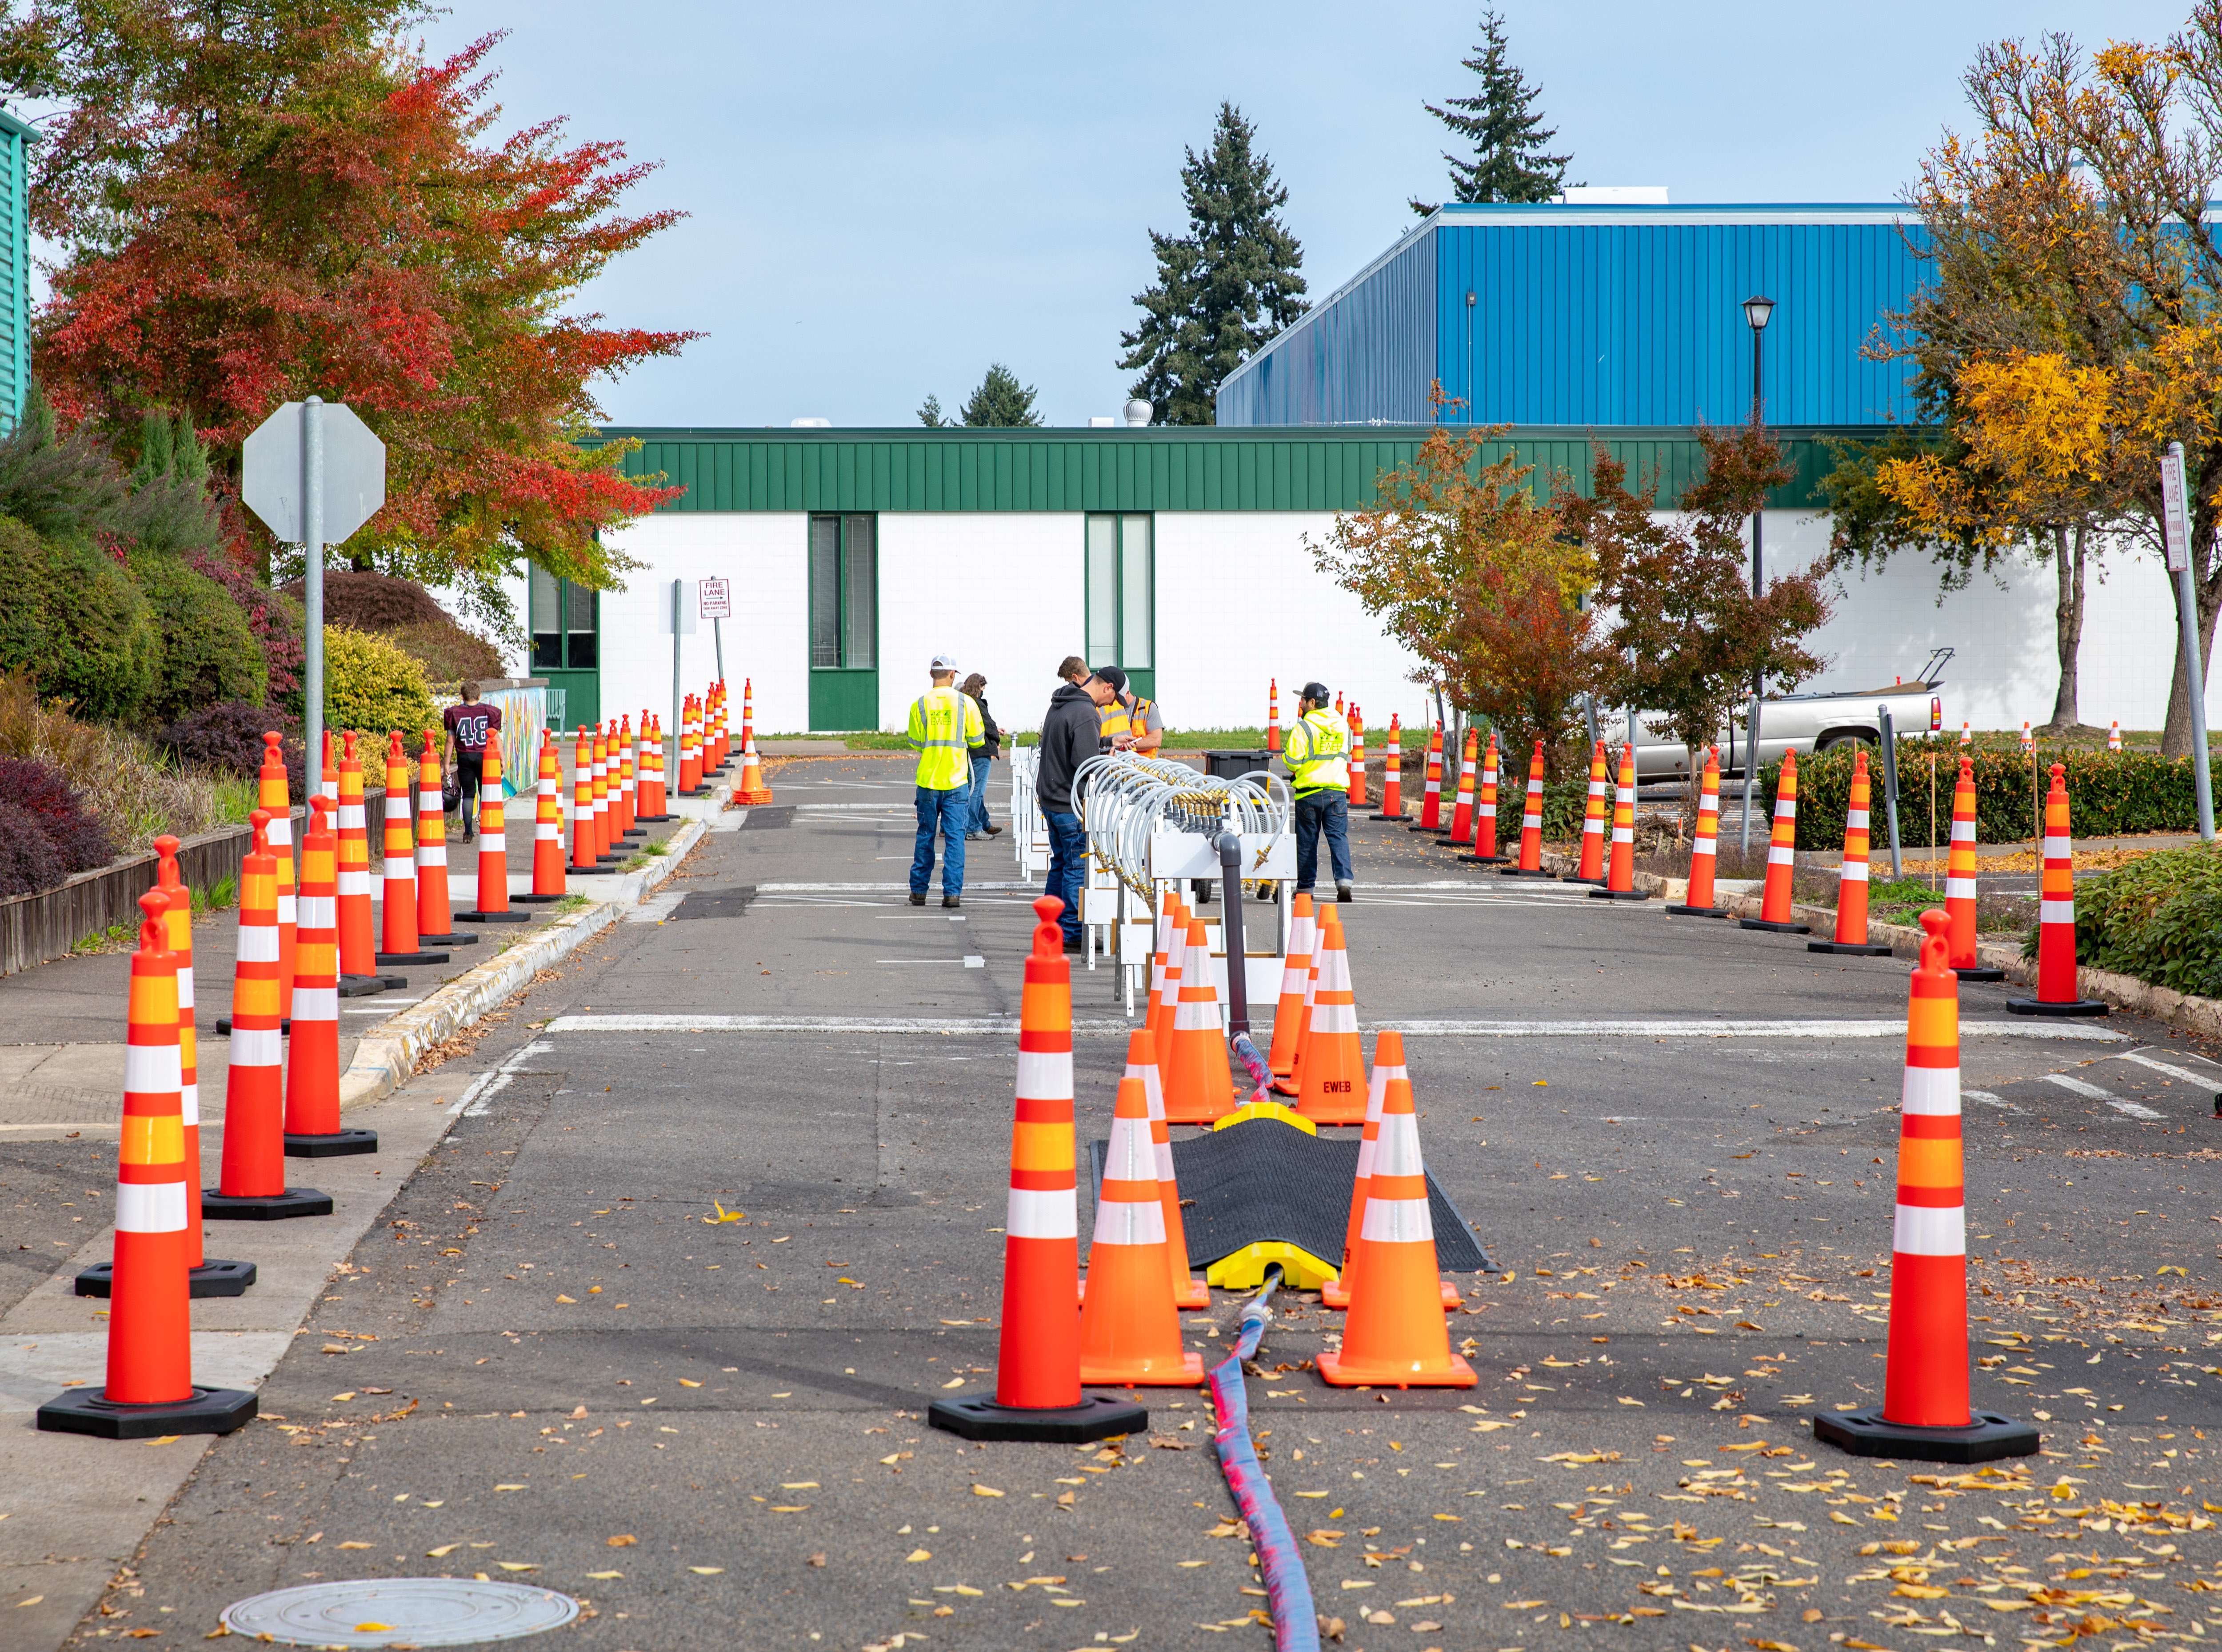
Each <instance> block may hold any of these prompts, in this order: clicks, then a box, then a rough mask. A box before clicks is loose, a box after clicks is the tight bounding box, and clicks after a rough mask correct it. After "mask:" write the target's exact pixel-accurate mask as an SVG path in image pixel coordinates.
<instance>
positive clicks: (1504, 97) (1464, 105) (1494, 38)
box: [1412, 11, 1573, 217]
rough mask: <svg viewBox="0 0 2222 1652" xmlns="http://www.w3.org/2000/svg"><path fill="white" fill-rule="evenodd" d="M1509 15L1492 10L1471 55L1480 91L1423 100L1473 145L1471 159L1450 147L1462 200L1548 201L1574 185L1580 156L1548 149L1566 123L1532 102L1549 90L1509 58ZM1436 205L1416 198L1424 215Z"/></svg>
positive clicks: (1415, 206)
mask: <svg viewBox="0 0 2222 1652" xmlns="http://www.w3.org/2000/svg"><path fill="white" fill-rule="evenodd" d="M1504 47H1505V41H1504V19H1503V17H1501V16H1498V15H1497V13H1496V12H1494V11H1484V13H1482V15H1481V45H1480V47H1478V55H1476V56H1473V57H1470V58H1466V59H1465V60H1464V63H1465V66H1466V67H1467V68H1469V69H1471V70H1472V71H1473V72H1474V73H1476V74H1478V75H1479V76H1480V77H1481V91H1480V92H1479V94H1478V95H1477V96H1475V97H1452V98H1447V99H1446V100H1445V101H1444V103H1443V104H1442V106H1441V107H1440V108H1438V107H1437V106H1436V105H1435V104H1423V105H1422V107H1423V108H1425V109H1426V110H1427V111H1428V114H1430V115H1432V116H1434V117H1435V118H1436V119H1437V120H1439V121H1441V122H1442V123H1443V124H1444V125H1445V126H1447V127H1448V128H1449V129H1451V130H1452V131H1453V132H1454V133H1456V134H1457V135H1459V137H1462V138H1465V139H1466V140H1467V141H1470V142H1471V143H1472V145H1473V157H1472V160H1460V159H1459V157H1458V156H1456V155H1454V154H1451V153H1450V151H1449V150H1447V149H1446V150H1445V151H1444V152H1443V159H1444V160H1447V161H1449V162H1450V164H1451V198H1452V199H1453V200H1454V201H1510V202H1518V201H1548V200H1551V199H1553V198H1555V197H1556V196H1557V195H1558V194H1559V193H1560V192H1561V191H1563V190H1564V189H1565V188H1566V163H1567V162H1568V161H1570V160H1572V159H1573V157H1572V155H1552V154H1544V153H1543V146H1544V145H1545V144H1547V143H1548V142H1549V141H1551V140H1552V139H1553V138H1554V137H1556V136H1558V135H1559V132H1558V129H1557V128H1556V127H1547V126H1545V125H1544V124H1543V117H1542V116H1541V114H1539V113H1537V112H1536V111H1535V110H1534V109H1533V108H1532V107H1531V105H1533V104H1534V103H1535V100H1536V99H1537V98H1538V97H1541V96H1542V95H1543V89H1542V88H1541V86H1531V85H1528V82H1527V80H1526V79H1525V77H1523V76H1522V74H1521V72H1520V69H1519V66H1517V65H1516V64H1511V63H1508V62H1506V61H1505V60H1504ZM1412 210H1413V211H1415V212H1417V213H1418V214H1420V216H1421V217H1426V216H1427V215H1428V213H1430V212H1432V211H1434V210H1435V209H1434V205H1432V204H1429V203H1428V202H1425V201H1422V200H1420V199H1418V198H1416V197H1415V198H1414V199H1413V201H1412Z"/></svg>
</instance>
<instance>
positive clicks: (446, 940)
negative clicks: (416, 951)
mask: <svg viewBox="0 0 2222 1652" xmlns="http://www.w3.org/2000/svg"><path fill="white" fill-rule="evenodd" d="M481 939H484V938H483V937H481V936H478V935H419V936H417V940H418V941H419V942H420V943H422V944H423V945H426V946H476V945H478V944H479V942H480V940H481Z"/></svg>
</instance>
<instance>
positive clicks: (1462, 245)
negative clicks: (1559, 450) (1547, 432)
mask: <svg viewBox="0 0 2222 1652" xmlns="http://www.w3.org/2000/svg"><path fill="white" fill-rule="evenodd" d="M1898 219H1899V212H1898V210H1897V209H1896V208H1893V207H1889V206H1826V205H1823V206H1763V207H1736V206H1723V207H1703V206H1693V207H1579V206H1575V207H1564V206H1530V207H1494V206H1491V207H1447V208H1445V209H1444V210H1442V211H1441V213H1439V214H1438V215H1437V216H1436V217H1434V218H1433V219H1430V220H1429V221H1428V223H1427V224H1426V225H1425V226H1423V227H1422V229H1418V230H1416V231H1415V232H1414V233H1413V235H1412V236H1410V237H1409V238H1408V240H1407V241H1406V242H1404V243H1403V244H1400V245H1399V247H1397V248H1396V249H1395V250H1394V252H1393V253H1392V254H1390V255H1389V256H1388V257H1386V258H1384V259H1383V260H1380V261H1377V262H1376V263H1375V264H1374V265H1373V266H1372V267H1369V268H1368V269H1367V270H1366V271H1365V272H1364V273H1361V274H1360V275H1359V277H1358V278H1357V279H1356V280H1353V281H1352V282H1350V283H1349V284H1348V285H1347V286H1345V287H1344V288H1342V289H1341V290H1340V292H1336V293H1334V295H1332V296H1331V297H1329V298H1328V299H1326V300H1325V301H1323V302H1322V303H1321V305H1320V306H1319V307H1318V309H1317V310H1315V311H1314V312H1313V314H1312V315H1310V316H1309V317H1306V318H1305V319H1304V321H1302V322H1301V323H1298V324H1297V325H1296V327H1294V328H1291V329H1290V330H1289V331H1287V332H1285V333H1284V334H1282V335H1281V336H1279V337H1278V338H1276V339H1275V340H1273V341H1272V342H1271V343H1270V344H1268V345H1267V346H1266V347H1265V349H1263V350H1261V351H1260V352H1259V355H1257V356H1255V357H1253V358H1252V360H1251V361H1248V362H1246V363H1245V364H1244V365H1243V367H1241V368H1240V370H1239V371H1238V372H1237V373H1236V374H1234V375H1233V377H1232V378H1230V379H1229V380H1228V381H1227V385H1226V386H1225V387H1224V388H1223V389H1222V390H1221V393H1220V401H1219V418H1220V422H1221V424H1351V423H1362V422H1365V421H1367V420H1371V419H1393V420H1396V421H1398V422H1409V421H1412V420H1414V419H1421V418H1426V417H1427V394H1428V380H1429V379H1430V378H1440V379H1441V381H1442V385H1443V388H1444V390H1445V392H1446V393H1447V394H1449V395H1451V396H1453V397H1454V398H1458V399H1462V400H1463V401H1464V403H1465V407H1464V410H1463V411H1462V413H1461V415H1460V417H1462V418H1470V419H1472V420H1475V421H1476V422H1478V423H1486V424H1522V425H1533V424H1556V425H1575V426H1610V425H1689V424H1697V423H1699V422H1704V423H1710V424H1726V423H1733V422H1735V421H1736V420H1739V419H1741V418H1743V417H1744V416H1745V415H1746V413H1747V412H1748V410H1749V407H1750V397H1751V336H1750V330H1749V328H1748V326H1747V325H1746V324H1745V322H1744V317H1743V311H1742V307H1741V306H1742V301H1743V299H1744V298H1747V297H1748V296H1750V295H1751V294H1752V293H1754V292H1763V293H1765V294H1766V295H1767V296H1768V297H1769V298H1773V299H1774V300H1775V301H1776V305H1777V308H1776V310H1775V311H1774V315H1773V320H1772V322H1771V323H1770V324H1769V325H1768V328H1767V351H1766V361H1765V369H1766V385H1765V395H1766V414H1767V419H1768V421H1769V422H1770V423H1773V424H1818V425H1832V426H1837V427H1842V426H1854V425H1872V424H1882V423H1885V422H1886V421H1888V420H1892V419H1899V420H1903V419H1905V418H1909V417H1910V416H1911V411H1912V409H1911V404H1910V401H1909V399H1908V398H1907V396H1906V393H1905V384H1906V380H1907V379H1908V377H1909V373H1908V369H1907V368H1906V367H1904V366H1903V365H1902V364H1899V363H1893V362H1882V361H1866V360H1863V359H1862V358H1861V347H1862V346H1863V345H1864V344H1865V343H1866V342H1867V339H1868V338H1869V336H1870V335H1871V334H1872V333H1873V332H1874V330H1875V328H1876V327H1878V326H1879V325H1880V324H1881V323H1882V321H1883V317H1884V313H1885V312H1886V311H1890V310H1894V309H1899V308H1902V307H1903V306H1904V305H1905V303H1906V301H1907V300H1908V298H1911V295H1912V293H1913V291H1914V289H1915V287H1916V286H1917V285H1918V281H1919V279H1920V273H1921V265H1920V261H1919V260H1918V258H1916V257H1915V256H1914V254H1912V253H1911V251H1910V250H1909V249H1908V248H1907V246H1906V244H1905V237H1904V236H1903V235H1902V234H1901V231H1900V229H1899V222H1898ZM1914 233H1915V234H1917V235H1918V233H1919V231H1918V227H1917V228H1916V229H1915V231H1914ZM1423 251H1424V253H1425V254H1427V255H1428V262H1429V263H1430V264H1431V265H1432V267H1433V272H1434V274H1433V280H1431V281H1430V282H1428V283H1427V284H1426V285H1425V286H1422V283H1421V282H1420V281H1419V280H1417V279H1416V278H1415V276H1414V275H1413V274H1412V273H1409V268H1408V267H1409V265H1411V264H1412V263H1414V262H1415V261H1416V255H1417V254H1421V253H1422V252H1423ZM1468 292H1472V294H1473V295H1474V302H1473V303H1472V305H1468V303H1467V302H1466V295H1467V293H1468ZM1422 301H1424V302H1425V303H1426V304H1427V305H1428V310H1429V311H1430V312H1431V313H1430V314H1428V315H1427V316H1424V317H1422V316H1415V314H1414V313H1413V311H1412V308H1411V306H1412V305H1414V304H1415V303H1416V302H1422ZM1346 311H1347V312H1349V314H1348V316H1347V317H1346V315H1345V313H1344V312H1346ZM1428 333H1432V340H1431V341H1429V342H1431V348H1426V349H1424V351H1423V352H1422V351H1420V350H1415V336H1422V337H1423V336H1425V335H1426V334H1428ZM1269 386H1270V394H1268V393H1267V391H1268V387H1269Z"/></svg>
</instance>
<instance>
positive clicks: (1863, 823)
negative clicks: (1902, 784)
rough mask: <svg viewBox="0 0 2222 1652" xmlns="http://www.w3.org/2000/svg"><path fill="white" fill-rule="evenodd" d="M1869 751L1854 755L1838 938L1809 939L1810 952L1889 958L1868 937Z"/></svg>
mask: <svg viewBox="0 0 2222 1652" xmlns="http://www.w3.org/2000/svg"><path fill="white" fill-rule="evenodd" d="M1871 800H1872V792H1871V789H1870V787H1869V784H1868V781H1867V753H1866V752H1864V751H1855V752H1854V753H1853V754H1852V795H1851V798H1850V801H1849V804H1848V805H1847V807H1846V808H1845V810H1844V862H1843V864H1842V866H1840V867H1838V868H1837V869H1836V939H1834V940H1809V941H1807V942H1806V943H1805V950H1806V951H1807V952H1847V953H1849V954H1851V955H1852V956H1853V957H1855V958H1888V957H1889V956H1890V948H1889V947H1888V946H1887V945H1885V944H1884V943H1882V942H1880V941H1871V940H1869V939H1867V849H1868V839H1867V832H1868V815H1867V805H1868V803H1869V801H1871Z"/></svg>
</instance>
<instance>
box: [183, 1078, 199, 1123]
mask: <svg viewBox="0 0 2222 1652" xmlns="http://www.w3.org/2000/svg"><path fill="white" fill-rule="evenodd" d="M178 1118H179V1122H181V1123H184V1124H198V1123H199V1122H200V1121H201V1087H200V1086H199V1085H198V1084H182V1085H180V1086H179V1089H178Z"/></svg>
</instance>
